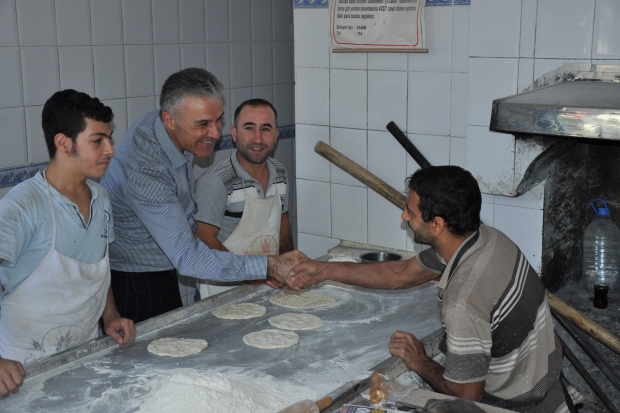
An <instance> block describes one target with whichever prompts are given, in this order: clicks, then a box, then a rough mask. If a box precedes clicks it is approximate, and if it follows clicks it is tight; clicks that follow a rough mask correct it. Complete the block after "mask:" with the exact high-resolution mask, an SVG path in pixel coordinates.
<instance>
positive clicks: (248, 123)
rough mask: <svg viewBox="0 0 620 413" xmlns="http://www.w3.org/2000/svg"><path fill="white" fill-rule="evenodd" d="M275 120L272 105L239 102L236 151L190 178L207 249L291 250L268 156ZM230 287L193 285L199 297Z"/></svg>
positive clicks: (282, 194) (275, 170) (283, 189)
mask: <svg viewBox="0 0 620 413" xmlns="http://www.w3.org/2000/svg"><path fill="white" fill-rule="evenodd" d="M277 119H278V115H277V112H276V109H275V108H274V107H273V105H272V104H271V103H269V102H268V101H266V100H263V99H250V100H247V101H245V102H243V103H242V104H241V105H239V107H238V108H237V109H236V110H235V118H234V125H233V126H232V127H231V130H230V132H231V135H232V139H233V141H234V142H235V144H236V147H237V150H236V151H233V154H232V156H231V157H230V158H229V159H225V160H224V161H222V162H220V163H219V164H218V165H216V166H214V167H213V168H211V169H210V170H209V171H207V172H206V173H205V174H203V175H202V176H201V177H200V178H199V179H198V181H197V182H196V204H197V205H198V211H197V212H196V214H195V218H196V221H197V223H198V228H197V229H196V233H195V234H196V236H197V237H198V238H200V239H201V240H202V242H204V243H205V244H207V245H208V246H209V248H211V249H217V250H220V251H231V252H234V253H235V254H243V255H274V254H283V253H285V252H288V251H292V250H293V241H292V235H291V226H290V221H289V218H288V195H287V187H288V181H287V176H286V170H285V169H284V166H282V164H281V163H280V162H278V161H276V160H275V159H273V158H271V157H270V156H271V155H272V154H273V151H274V149H275V146H276V142H277V141H278V128H277ZM234 285H236V284H234ZM234 285H233V284H231V283H216V282H213V281H205V280H199V281H198V284H197V286H198V288H199V291H200V296H201V297H202V298H205V297H207V296H210V295H213V294H217V293H220V292H222V291H225V290H227V289H229V288H232V287H233V286H234Z"/></svg>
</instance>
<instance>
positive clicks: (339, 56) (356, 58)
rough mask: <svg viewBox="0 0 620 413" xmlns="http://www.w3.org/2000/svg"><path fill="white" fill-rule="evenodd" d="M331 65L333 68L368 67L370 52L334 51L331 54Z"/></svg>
mask: <svg viewBox="0 0 620 413" xmlns="http://www.w3.org/2000/svg"><path fill="white" fill-rule="evenodd" d="M330 50H331V48H330ZM329 67H330V68H331V69H358V70H359V69H366V68H367V67H368V54H367V53H338V52H335V53H334V52H333V51H332V52H331V53H330V54H329Z"/></svg>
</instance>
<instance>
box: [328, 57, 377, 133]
mask: <svg viewBox="0 0 620 413" xmlns="http://www.w3.org/2000/svg"><path fill="white" fill-rule="evenodd" d="M351 54H355V53H351ZM367 91H368V89H367V72H366V71H365V70H334V69H332V70H330V99H329V119H330V125H331V126H340V127H343V128H359V129H365V128H366V127H367V125H368V116H367V114H368V109H367Z"/></svg>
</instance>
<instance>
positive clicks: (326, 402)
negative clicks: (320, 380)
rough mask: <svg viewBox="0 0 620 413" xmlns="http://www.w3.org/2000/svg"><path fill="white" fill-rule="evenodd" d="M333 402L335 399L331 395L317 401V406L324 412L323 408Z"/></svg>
mask: <svg viewBox="0 0 620 413" xmlns="http://www.w3.org/2000/svg"><path fill="white" fill-rule="evenodd" d="M333 402H334V399H332V398H331V397H329V396H327V397H323V398H322V399H321V400H319V401H317V402H316V407H318V408H319V412H322V411H323V410H325V409H327V408H328V407H329V406H331V405H332V403H333Z"/></svg>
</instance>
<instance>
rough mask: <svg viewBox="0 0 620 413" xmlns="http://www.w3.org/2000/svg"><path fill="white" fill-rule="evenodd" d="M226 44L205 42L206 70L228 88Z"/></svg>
mask: <svg viewBox="0 0 620 413" xmlns="http://www.w3.org/2000/svg"><path fill="white" fill-rule="evenodd" d="M207 12H208V11H207ZM208 27H209V26H207V30H208ZM228 46H229V44H228V43H208V44H207V70H208V71H209V72H211V73H213V74H214V75H215V76H217V78H218V79H219V80H220V82H222V84H223V85H224V88H225V89H230V52H229V49H228Z"/></svg>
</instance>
